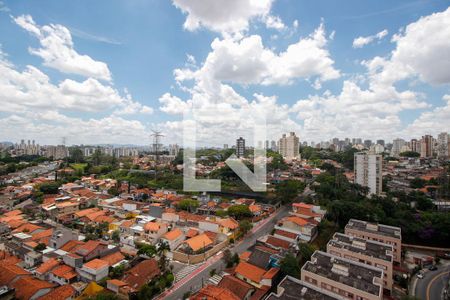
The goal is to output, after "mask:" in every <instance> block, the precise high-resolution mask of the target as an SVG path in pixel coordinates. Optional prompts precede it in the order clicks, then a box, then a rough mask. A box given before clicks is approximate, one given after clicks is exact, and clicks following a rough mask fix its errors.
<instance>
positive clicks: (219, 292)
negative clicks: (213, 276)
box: [189, 285, 240, 300]
mask: <svg viewBox="0 0 450 300" xmlns="http://www.w3.org/2000/svg"><path fill="white" fill-rule="evenodd" d="M189 299H192V300H239V299H240V298H239V297H238V296H236V295H235V294H234V293H232V292H231V291H229V290H228V289H225V288H222V287H218V286H215V285H207V286H205V287H204V288H202V289H201V290H200V291H198V292H197V293H196V294H195V295H193V296H192V297H190V298H189Z"/></svg>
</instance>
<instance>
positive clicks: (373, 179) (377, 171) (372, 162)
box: [354, 152, 383, 195]
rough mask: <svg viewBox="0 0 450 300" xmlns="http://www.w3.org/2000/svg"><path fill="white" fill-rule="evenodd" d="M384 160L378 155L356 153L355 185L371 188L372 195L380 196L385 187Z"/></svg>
mask: <svg viewBox="0 0 450 300" xmlns="http://www.w3.org/2000/svg"><path fill="white" fill-rule="evenodd" d="M382 167H383V158H382V156H381V155H378V154H367V153H364V152H358V153H355V164H354V169H355V171H354V172H355V183H357V184H359V185H362V186H366V187H368V188H369V193H370V194H376V195H379V194H380V193H381V191H382V186H383V173H382V171H383V169H382Z"/></svg>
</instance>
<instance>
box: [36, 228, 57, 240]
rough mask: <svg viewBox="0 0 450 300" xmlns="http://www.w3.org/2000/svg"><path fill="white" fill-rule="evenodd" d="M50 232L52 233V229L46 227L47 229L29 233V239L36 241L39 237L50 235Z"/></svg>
mask: <svg viewBox="0 0 450 300" xmlns="http://www.w3.org/2000/svg"><path fill="white" fill-rule="evenodd" d="M52 234H53V229H52V228H50V229H47V230H44V231H40V232H38V233H35V234H32V235H31V240H33V241H37V240H40V239H43V238H46V237H49V236H52Z"/></svg>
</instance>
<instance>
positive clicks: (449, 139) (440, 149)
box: [437, 132, 450, 158]
mask: <svg viewBox="0 0 450 300" xmlns="http://www.w3.org/2000/svg"><path fill="white" fill-rule="evenodd" d="M449 147H450V136H449V134H448V133H447V132H441V133H440V134H439V135H438V140H437V156H438V158H447V157H449Z"/></svg>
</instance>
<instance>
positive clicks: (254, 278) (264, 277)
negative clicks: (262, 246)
mask: <svg viewBox="0 0 450 300" xmlns="http://www.w3.org/2000/svg"><path fill="white" fill-rule="evenodd" d="M278 271H279V269H278V268H270V269H269V270H268V271H267V270H264V269H262V268H260V267H257V266H254V265H252V264H250V263H248V262H244V261H243V262H240V263H239V264H238V265H237V266H236V268H235V270H234V276H236V277H237V278H239V279H241V280H243V281H245V282H247V283H249V284H251V285H253V286H254V287H256V288H261V287H262V286H269V287H271V286H272V280H273V279H274V277H275V276H276V275H277V274H278Z"/></svg>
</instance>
